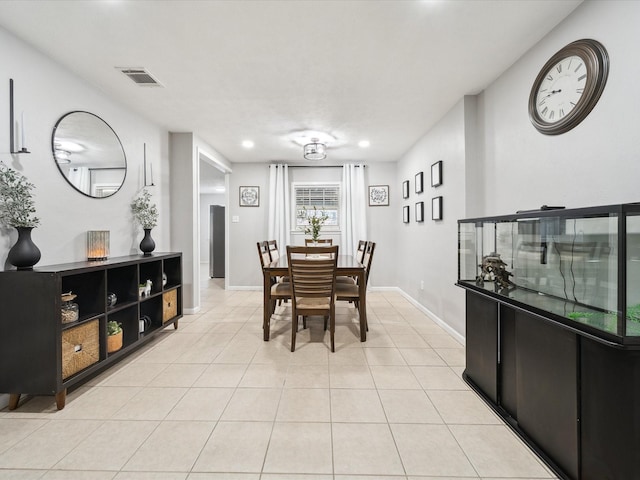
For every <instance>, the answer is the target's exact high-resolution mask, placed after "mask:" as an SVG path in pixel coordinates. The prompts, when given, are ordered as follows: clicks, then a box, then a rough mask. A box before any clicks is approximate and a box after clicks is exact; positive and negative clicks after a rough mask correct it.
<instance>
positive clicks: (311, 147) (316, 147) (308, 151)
mask: <svg viewBox="0 0 640 480" xmlns="http://www.w3.org/2000/svg"><path fill="white" fill-rule="evenodd" d="M303 151H304V158H305V159H307V160H324V159H325V158H327V146H326V145H325V144H324V143H319V140H318V139H317V138H312V139H311V143H307V144H306V145H305V146H304V150H303Z"/></svg>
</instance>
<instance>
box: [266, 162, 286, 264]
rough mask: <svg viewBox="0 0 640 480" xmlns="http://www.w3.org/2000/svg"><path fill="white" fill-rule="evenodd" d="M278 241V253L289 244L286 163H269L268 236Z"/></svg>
mask: <svg viewBox="0 0 640 480" xmlns="http://www.w3.org/2000/svg"><path fill="white" fill-rule="evenodd" d="M268 240H276V241H277V242H278V250H280V255H282V252H283V251H285V248H286V246H287V245H290V244H291V201H290V198H289V167H288V165H283V164H277V165H269V236H268Z"/></svg>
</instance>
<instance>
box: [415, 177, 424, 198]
mask: <svg viewBox="0 0 640 480" xmlns="http://www.w3.org/2000/svg"><path fill="white" fill-rule="evenodd" d="M423 191H424V176H423V174H422V172H420V173H416V193H422V192H423Z"/></svg>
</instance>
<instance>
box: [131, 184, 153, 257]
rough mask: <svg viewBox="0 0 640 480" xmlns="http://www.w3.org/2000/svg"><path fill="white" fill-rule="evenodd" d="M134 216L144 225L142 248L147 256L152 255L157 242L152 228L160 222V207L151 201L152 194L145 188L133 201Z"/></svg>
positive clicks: (132, 210)
mask: <svg viewBox="0 0 640 480" xmlns="http://www.w3.org/2000/svg"><path fill="white" fill-rule="evenodd" d="M131 212H132V213H133V218H134V219H135V220H136V221H137V222H138V223H139V224H140V225H142V228H143V230H144V238H143V239H142V241H141V242H140V250H142V252H143V253H144V255H145V256H149V255H151V252H153V251H154V250H155V248H156V243H155V242H154V241H153V238H151V229H152V228H153V227H155V226H156V225H157V224H158V209H157V208H156V205H155V203H151V194H150V193H149V191H148V190H147V189H143V190H142V192H141V193H140V195H138V196H137V197H136V198H135V199H134V200H133V202H132V203H131Z"/></svg>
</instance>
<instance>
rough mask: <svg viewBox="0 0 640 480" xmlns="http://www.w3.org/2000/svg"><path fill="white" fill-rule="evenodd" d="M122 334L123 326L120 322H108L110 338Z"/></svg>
mask: <svg viewBox="0 0 640 480" xmlns="http://www.w3.org/2000/svg"><path fill="white" fill-rule="evenodd" d="M120 332H122V324H121V323H120V322H116V321H115V320H109V321H108V322H107V335H108V336H109V337H110V336H112V335H117V334H119V333H120Z"/></svg>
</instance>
